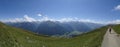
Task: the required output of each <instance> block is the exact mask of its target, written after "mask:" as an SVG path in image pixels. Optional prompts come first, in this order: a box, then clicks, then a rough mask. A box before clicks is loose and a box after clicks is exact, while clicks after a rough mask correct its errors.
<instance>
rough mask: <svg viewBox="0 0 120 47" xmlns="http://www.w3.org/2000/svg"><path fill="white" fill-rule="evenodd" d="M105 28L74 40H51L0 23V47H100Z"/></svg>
mask: <svg viewBox="0 0 120 47" xmlns="http://www.w3.org/2000/svg"><path fill="white" fill-rule="evenodd" d="M106 30H107V27H102V28H100V29H96V30H93V31H91V32H88V33H85V34H82V35H80V36H77V37H74V38H69V39H67V38H52V37H47V36H42V35H36V34H34V33H31V32H29V31H26V30H22V29H18V28H14V27H10V26H8V25H5V24H3V23H0V47H101V42H102V39H103V35H104V34H105V31H106Z"/></svg>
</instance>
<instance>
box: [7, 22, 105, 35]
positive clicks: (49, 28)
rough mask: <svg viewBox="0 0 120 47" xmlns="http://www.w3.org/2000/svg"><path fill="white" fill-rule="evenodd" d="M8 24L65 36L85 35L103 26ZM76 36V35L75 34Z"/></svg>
mask: <svg viewBox="0 0 120 47" xmlns="http://www.w3.org/2000/svg"><path fill="white" fill-rule="evenodd" d="M6 24H8V25H11V26H14V27H18V28H22V29H25V30H29V31H32V32H35V33H37V34H43V35H50V36H52V35H64V34H71V33H73V32H77V33H78V32H79V33H82V32H83V33H84V32H88V31H91V30H93V29H96V28H100V27H102V26H103V25H102V24H97V23H89V22H79V21H70V22H59V21H42V22H39V21H36V22H15V23H12V22H7V23H6ZM79 33H78V34H79ZM73 35H76V34H73Z"/></svg>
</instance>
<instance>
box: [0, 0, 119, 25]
mask: <svg viewBox="0 0 120 47" xmlns="http://www.w3.org/2000/svg"><path fill="white" fill-rule="evenodd" d="M49 19H51V20H61V21H64V20H83V21H94V22H104V23H105V22H119V23H120V0H0V21H6V20H8V21H9V20H10V21H12V20H13V21H22V20H23V21H24V20H27V21H30V22H31V21H36V20H49Z"/></svg>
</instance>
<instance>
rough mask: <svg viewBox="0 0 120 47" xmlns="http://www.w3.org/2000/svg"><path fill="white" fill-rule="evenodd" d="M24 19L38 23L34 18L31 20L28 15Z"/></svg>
mask: <svg viewBox="0 0 120 47" xmlns="http://www.w3.org/2000/svg"><path fill="white" fill-rule="evenodd" d="M24 19H25V20H26V21H28V22H32V21H36V20H35V19H34V18H31V17H29V16H28V15H24Z"/></svg>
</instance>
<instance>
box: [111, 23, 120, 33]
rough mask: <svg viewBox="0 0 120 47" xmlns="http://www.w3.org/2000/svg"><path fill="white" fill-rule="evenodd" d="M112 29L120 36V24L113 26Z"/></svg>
mask: <svg viewBox="0 0 120 47" xmlns="http://www.w3.org/2000/svg"><path fill="white" fill-rule="evenodd" d="M112 28H113V29H114V30H115V31H116V32H117V33H118V34H120V24H119V25H115V26H112Z"/></svg>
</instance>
